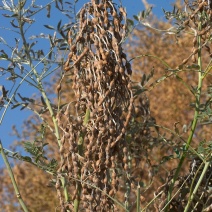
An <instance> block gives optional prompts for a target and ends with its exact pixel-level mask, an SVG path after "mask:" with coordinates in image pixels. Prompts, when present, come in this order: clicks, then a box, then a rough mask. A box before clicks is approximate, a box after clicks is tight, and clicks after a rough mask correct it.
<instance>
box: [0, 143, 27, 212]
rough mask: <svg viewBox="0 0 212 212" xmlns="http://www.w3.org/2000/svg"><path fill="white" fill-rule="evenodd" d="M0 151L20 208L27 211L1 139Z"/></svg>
mask: <svg viewBox="0 0 212 212" xmlns="http://www.w3.org/2000/svg"><path fill="white" fill-rule="evenodd" d="M0 152H1V155H2V158H3V160H4V163H5V165H6V167H7V170H8V172H9V176H10V179H11V181H12V184H13V187H14V190H15V194H16V197H17V198H18V201H19V203H20V205H21V207H22V209H23V210H24V212H28V209H27V206H26V205H25V203H24V201H23V199H22V197H21V194H20V192H19V189H18V185H17V183H16V181H15V177H14V174H13V171H12V169H11V166H10V163H9V161H8V159H7V156H6V154H5V152H4V149H3V146H2V143H1V140H0Z"/></svg>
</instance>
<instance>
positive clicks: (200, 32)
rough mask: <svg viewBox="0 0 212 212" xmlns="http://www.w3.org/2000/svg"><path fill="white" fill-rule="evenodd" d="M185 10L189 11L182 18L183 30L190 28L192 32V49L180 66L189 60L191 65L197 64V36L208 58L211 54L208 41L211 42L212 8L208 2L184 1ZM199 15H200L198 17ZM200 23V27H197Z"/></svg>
mask: <svg viewBox="0 0 212 212" xmlns="http://www.w3.org/2000/svg"><path fill="white" fill-rule="evenodd" d="M185 4H186V8H187V10H189V13H188V16H187V17H186V16H185V17H184V20H183V24H182V25H183V28H190V29H192V32H194V39H193V48H192V50H191V54H190V55H189V56H188V57H187V58H185V59H184V60H183V61H182V64H181V65H180V66H182V65H184V64H186V63H187V62H188V61H189V60H190V59H192V62H193V63H196V62H197V59H196V57H197V53H198V46H197V36H201V42H202V43H201V45H202V47H201V48H203V49H204V50H205V51H206V52H207V53H208V54H209V56H210V57H212V53H211V50H210V46H209V44H208V41H209V40H211V21H212V8H211V3H210V1H205V0H198V1H191V2H190V1H185ZM200 14H201V15H200ZM198 23H201V27H199V26H198Z"/></svg>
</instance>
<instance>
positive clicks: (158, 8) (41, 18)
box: [0, 0, 173, 164]
mask: <svg viewBox="0 0 212 212" xmlns="http://www.w3.org/2000/svg"><path fill="white" fill-rule="evenodd" d="M8 2H9V1H8ZM29 2H30V1H29ZM36 2H37V4H38V5H42V4H44V3H45V4H46V3H48V2H49V1H46V0H45V1H41V0H37V1H36ZM70 2H71V1H70ZM86 2H88V1H87V0H79V1H78V3H77V5H76V10H79V9H80V7H81V6H82V5H83V4H84V3H86ZM115 2H118V1H115ZM172 2H173V0H151V1H150V0H149V1H148V3H150V4H153V5H154V7H153V13H154V14H155V15H156V16H157V17H159V18H160V19H163V18H164V15H163V11H162V8H164V9H165V10H171V3H172ZM122 4H123V6H124V7H126V9H127V13H128V17H129V18H131V17H132V16H133V15H137V14H138V13H139V12H140V11H142V10H144V7H143V4H142V1H141V0H122ZM0 5H2V3H0ZM52 7H53V6H52ZM2 13H5V12H3V11H0V16H2ZM34 19H35V24H34V25H33V27H31V28H30V31H29V33H28V35H27V36H28V37H30V36H32V35H34V34H40V33H52V34H53V31H49V30H47V29H46V28H45V27H44V26H43V25H44V24H49V25H53V26H56V25H57V23H58V22H59V21H60V20H61V19H62V21H63V23H67V22H69V20H68V18H64V15H61V14H60V13H59V12H58V11H57V12H56V14H54V15H52V16H51V18H50V19H48V18H46V11H43V12H41V13H39V15H36V16H35V17H34ZM9 21H10V19H6V18H4V17H3V18H2V17H1V23H0V37H3V38H4V39H5V40H6V41H7V42H8V43H9V44H10V45H14V42H15V41H14V34H13V33H11V32H10V31H7V30H3V29H2V27H9V28H11V25H10V22H9ZM15 36H16V37H17V38H18V36H19V35H15ZM42 45H44V44H42ZM45 45H46V44H45ZM45 45H44V46H45ZM4 48H5V47H4V46H3V45H2V44H0V50H2V49H4ZM4 65H5V63H4V62H3V61H2V60H0V67H1V66H4ZM7 77H8V76H1V75H0V85H4V86H5V87H6V89H7V90H8V89H10V88H11V86H12V85H13V83H11V82H9V81H7V80H6V78H7ZM19 92H20V93H22V94H23V96H24V95H25V96H26V97H31V96H32V94H33V93H35V92H36V90H34V89H32V88H31V87H29V86H28V85H26V84H24V85H23V86H21V87H20V90H19ZM2 112H3V110H1V111H0V117H1V116H2ZM29 115H30V112H29V111H27V110H23V111H20V110H19V109H14V110H8V111H7V113H6V115H5V117H4V119H3V123H2V125H0V139H1V140H2V142H3V145H4V147H5V148H9V145H10V144H11V143H12V142H13V140H14V137H12V136H10V133H11V129H12V125H16V126H17V129H18V130H21V129H22V123H23V120H25V119H26V118H27V117H28V116H29ZM0 164H2V159H1V157H0Z"/></svg>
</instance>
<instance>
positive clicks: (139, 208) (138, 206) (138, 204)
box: [136, 184, 141, 212]
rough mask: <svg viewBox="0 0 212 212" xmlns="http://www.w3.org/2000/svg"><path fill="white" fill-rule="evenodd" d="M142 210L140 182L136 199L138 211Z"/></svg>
mask: <svg viewBox="0 0 212 212" xmlns="http://www.w3.org/2000/svg"><path fill="white" fill-rule="evenodd" d="M140 211H141V206H140V184H138V186H137V199H136V212H140Z"/></svg>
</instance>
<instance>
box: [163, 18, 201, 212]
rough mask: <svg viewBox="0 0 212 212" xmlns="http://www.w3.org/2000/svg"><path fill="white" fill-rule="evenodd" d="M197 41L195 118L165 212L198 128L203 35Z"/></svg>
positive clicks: (172, 182) (169, 192) (170, 189)
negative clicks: (197, 71) (197, 68)
mask: <svg viewBox="0 0 212 212" xmlns="http://www.w3.org/2000/svg"><path fill="white" fill-rule="evenodd" d="M198 28H199V30H200V29H201V22H200V23H199V26H198ZM197 42H198V65H199V67H200V69H199V73H198V86H197V90H196V94H195V98H196V103H195V112H194V118H193V121H192V126H191V131H190V134H189V137H188V140H187V142H186V145H185V148H184V151H183V152H182V154H181V157H180V162H179V164H178V167H177V169H176V171H175V174H174V177H173V179H172V181H171V185H170V188H169V191H168V197H167V206H166V208H165V212H167V211H168V209H169V202H170V200H171V195H172V191H173V188H174V184H175V182H176V180H177V178H178V176H179V173H180V170H181V168H182V165H183V162H184V160H185V158H186V154H187V150H188V149H189V146H190V144H191V141H192V139H193V136H194V132H195V129H196V126H197V121H198V115H199V106H200V96H201V90H202V81H203V77H202V76H203V75H202V58H201V37H200V36H197Z"/></svg>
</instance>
